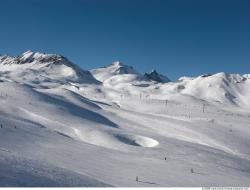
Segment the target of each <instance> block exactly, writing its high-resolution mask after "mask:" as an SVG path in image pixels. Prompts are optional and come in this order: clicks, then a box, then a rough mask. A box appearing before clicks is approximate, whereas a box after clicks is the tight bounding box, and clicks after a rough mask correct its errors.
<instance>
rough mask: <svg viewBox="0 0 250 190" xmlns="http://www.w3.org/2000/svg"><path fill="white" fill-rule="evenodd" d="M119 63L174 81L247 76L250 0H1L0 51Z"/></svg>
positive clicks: (92, 64)
mask: <svg viewBox="0 0 250 190" xmlns="http://www.w3.org/2000/svg"><path fill="white" fill-rule="evenodd" d="M26 50H33V51H40V52H47V53H59V54H63V55H64V56H66V57H67V58H69V59H70V60H71V61H73V62H74V63H76V64H78V65H80V66H81V67H82V68H83V69H91V68H96V67H100V66H104V65H107V64H110V63H111V62H113V61H115V60H120V61H122V62H124V63H125V64H128V65H132V66H134V68H135V69H137V70H138V71H140V72H142V73H143V72H146V71H150V70H151V69H153V68H154V69H156V70H158V71H159V72H160V73H163V74H165V75H167V76H169V77H170V78H171V79H177V78H178V77H180V76H183V75H186V76H196V75H200V74H203V73H215V72H220V71H225V72H229V73H250V1H249V0H22V1H20V0H1V5H0V54H5V53H8V54H10V55H14V56H15V55H18V54H20V53H22V52H24V51H26Z"/></svg>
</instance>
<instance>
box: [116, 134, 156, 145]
mask: <svg viewBox="0 0 250 190" xmlns="http://www.w3.org/2000/svg"><path fill="white" fill-rule="evenodd" d="M115 137H116V138H117V139H118V140H119V141H121V142H123V143H125V144H129V145H133V146H141V147H146V148H152V147H155V146H157V145H159V142H158V141H157V140H155V139H152V138H149V137H144V136H135V135H115Z"/></svg>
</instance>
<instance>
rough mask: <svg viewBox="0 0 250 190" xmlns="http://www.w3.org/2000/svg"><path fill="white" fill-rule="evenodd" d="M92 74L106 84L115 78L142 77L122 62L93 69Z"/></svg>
mask: <svg viewBox="0 0 250 190" xmlns="http://www.w3.org/2000/svg"><path fill="white" fill-rule="evenodd" d="M91 73H92V74H93V75H94V76H95V77H96V78H97V79H98V80H100V81H102V82H104V81H105V80H107V79H110V78H112V77H114V76H120V77H123V76H125V77H127V76H128V75H133V76H140V74H139V73H138V72H137V71H136V70H134V68H133V67H131V66H128V65H125V64H123V63H122V62H120V61H115V62H113V63H112V64H111V65H108V66H106V67H102V68H98V69H93V70H91Z"/></svg>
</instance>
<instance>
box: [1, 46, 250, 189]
mask: <svg viewBox="0 0 250 190" xmlns="http://www.w3.org/2000/svg"><path fill="white" fill-rule="evenodd" d="M0 124H1V127H0V186H1V187H4V186H8V187H13V186H17V187H24V186H35V187H53V186H58V187H60V186H71V187H77V186H79V187H109V186H111V187H176V186H178V187H190V186H191V187H197V186H249V185H250V75H249V74H246V75H239V74H227V73H217V74H212V75H208V74H207V75H201V76H198V77H182V78H180V79H179V80H177V81H174V82H171V81H170V80H169V79H168V78H167V77H165V76H163V75H161V74H158V73H157V72H156V71H152V72H151V73H147V74H145V75H143V74H140V73H139V72H137V71H135V70H134V69H133V67H130V66H127V65H125V64H123V63H120V62H114V63H112V64H110V65H108V66H106V67H102V68H98V69H94V70H91V71H85V70H82V69H81V68H80V67H78V66H77V65H75V64H73V63H71V62H70V61H69V60H68V59H66V58H65V57H63V56H60V55H54V54H44V53H38V52H37V53H35V52H32V51H28V52H25V53H24V54H22V55H20V56H18V57H11V56H8V55H4V56H0Z"/></svg>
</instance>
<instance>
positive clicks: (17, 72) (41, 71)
mask: <svg viewBox="0 0 250 190" xmlns="http://www.w3.org/2000/svg"><path fill="white" fill-rule="evenodd" d="M0 72H1V73H0V74H1V77H2V78H4V77H5V76H8V77H7V78H8V80H13V81H19V82H21V81H22V82H25V81H27V82H33V83H42V82H53V81H54V82H56V81H60V82H62V81H64V82H65V81H77V82H85V83H86V82H87V83H98V82H97V81H96V79H95V78H94V77H93V76H92V75H91V73H90V72H89V71H85V70H82V69H80V68H79V67H78V66H77V65H75V64H73V63H72V62H70V61H69V60H68V59H67V58H65V57H63V56H61V55H56V54H45V53H39V52H36V53H35V52H32V51H27V52H25V53H23V54H22V55H20V56H17V57H10V56H8V55H5V56H0Z"/></svg>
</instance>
